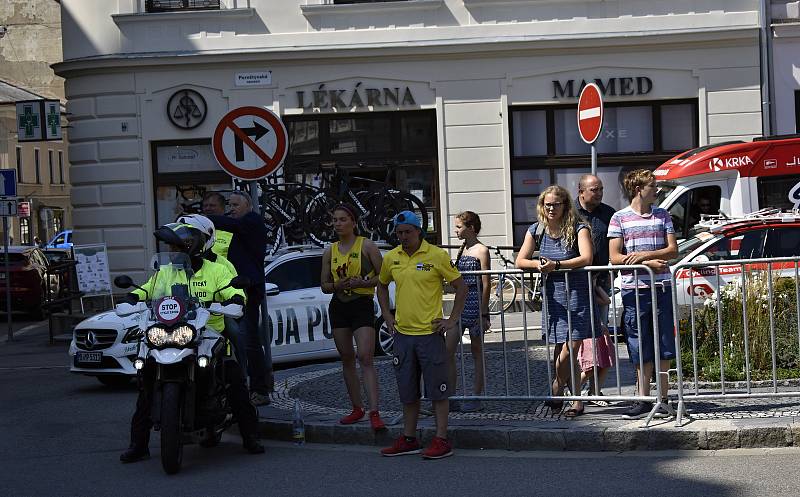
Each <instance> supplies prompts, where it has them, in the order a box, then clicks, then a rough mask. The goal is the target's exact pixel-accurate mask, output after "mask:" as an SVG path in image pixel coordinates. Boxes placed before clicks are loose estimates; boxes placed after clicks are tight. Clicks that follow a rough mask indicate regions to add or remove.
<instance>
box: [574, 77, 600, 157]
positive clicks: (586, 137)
mask: <svg viewBox="0 0 800 497" xmlns="http://www.w3.org/2000/svg"><path fill="white" fill-rule="evenodd" d="M602 128H603V97H602V95H601V93H600V88H598V87H597V85H596V84H594V83H589V84H587V85H586V86H584V87H583V90H582V91H581V96H580V98H578V133H579V134H580V135H581V140H583V141H585V142H586V143H588V144H590V145H591V144H592V143H594V142H595V140H597V137H598V136H600V130H601V129H602Z"/></svg>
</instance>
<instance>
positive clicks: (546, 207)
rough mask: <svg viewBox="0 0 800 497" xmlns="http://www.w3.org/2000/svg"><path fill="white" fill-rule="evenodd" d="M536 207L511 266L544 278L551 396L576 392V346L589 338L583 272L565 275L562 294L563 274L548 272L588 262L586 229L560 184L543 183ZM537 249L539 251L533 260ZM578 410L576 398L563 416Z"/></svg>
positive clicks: (580, 411)
mask: <svg viewBox="0 0 800 497" xmlns="http://www.w3.org/2000/svg"><path fill="white" fill-rule="evenodd" d="M536 207H537V209H536V210H537V214H538V218H539V220H538V222H536V223H534V224H532V225H531V227H530V228H528V232H527V233H526V234H525V241H524V242H523V243H522V248H521V249H520V251H519V254H518V255H517V260H516V266H517V267H518V268H520V269H525V270H534V271H540V272H541V273H542V275H544V276H545V284H544V287H543V292H544V297H545V308H544V309H543V311H544V310H545V309H546V311H547V312H542V334H545V333H546V334H547V339H548V341H549V343H552V344H555V347H554V354H553V361H554V363H555V371H556V377H555V379H554V380H553V386H552V388H553V395H562V394H563V393H564V390H565V389H566V388H567V387H569V388H570V390H571V391H572V392H573V395H576V394H578V393H579V392H580V384H581V383H580V373H581V368H580V365H579V364H578V357H579V355H580V354H579V353H580V348H581V344H582V343H583V340H584V339H585V338H591V336H592V330H591V318H590V311H589V298H590V295H591V292H590V291H589V288H590V286H589V282H588V280H587V278H586V274H585V273H573V274H571V275H570V276H569V295H567V284H566V278H567V275H566V273H562V272H555V273H552V272H553V271H558V270H560V269H576V268H581V267H583V266H587V265H589V264H591V263H592V257H593V252H592V236H591V228H589V226H588V225H587V224H586V223H585V222H584V221H583V219H581V217H580V216H579V215H578V213H577V211H576V210H575V204H574V203H573V202H572V198H571V197H570V194H569V192H567V190H565V189H564V188H562V187H560V186H557V185H554V186H549V187H547V188H546V189H545V190H544V191H543V192H542V194H541V195H540V196H539V201H538V203H537V206H536ZM540 223H541V224H542V225H544V232H543V233H542V234H541V240H536V238H537V228H538V226H539V224H540ZM537 244H538V247H537ZM537 248H538V250H539V251H540V254H539V257H538V258H534V257H533V255H534V251H535V250H536V249H537ZM550 273H552V274H550ZM568 310H569V314H570V316H569V319H568V317H567V313H568ZM570 324H571V326H569V325H570ZM598 335H599V332H598ZM573 372H574V374H572V373H573ZM547 405H548V407H550V408H551V409H554V410H556V409H557V410H560V409H561V406H562V405H563V402H559V401H550V402H548V403H547ZM581 414H583V402H579V401H575V402H573V403H572V405H571V407H570V409H568V410H567V411H566V412H565V416H567V417H575V416H578V415H581Z"/></svg>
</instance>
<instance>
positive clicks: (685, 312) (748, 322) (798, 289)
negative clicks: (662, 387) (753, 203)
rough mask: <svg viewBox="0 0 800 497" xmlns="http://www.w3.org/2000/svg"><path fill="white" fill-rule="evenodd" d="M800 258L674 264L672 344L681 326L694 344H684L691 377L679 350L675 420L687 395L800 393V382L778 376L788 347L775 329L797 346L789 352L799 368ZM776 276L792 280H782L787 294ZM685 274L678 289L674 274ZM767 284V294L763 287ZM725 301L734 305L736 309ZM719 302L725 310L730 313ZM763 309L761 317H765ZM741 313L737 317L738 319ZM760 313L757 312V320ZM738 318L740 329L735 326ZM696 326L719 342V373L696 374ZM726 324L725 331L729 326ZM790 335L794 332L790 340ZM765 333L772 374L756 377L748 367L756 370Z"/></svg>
mask: <svg viewBox="0 0 800 497" xmlns="http://www.w3.org/2000/svg"><path fill="white" fill-rule="evenodd" d="M799 266H800V257H782V258H772V259H737V260H719V261H704V262H696V263H688V264H680V265H677V266H675V267H674V268H672V283H673V306H674V311H673V315H674V326H675V330H676V331H677V332H676V333H675V341H676V348H677V350H681V347H680V344H681V336H682V334H683V333H690V334H691V347H688V348H689V350H686V351H685V352H688V353H690V357H691V364H687V365H686V367H687V368H688V367H690V368H691V369H690V370H691V378H692V381H691V382H690V383H688V384H687V383H684V381H685V380H684V365H683V364H682V358H681V354H678V357H677V376H678V382H677V390H678V409H677V412H678V418H677V424H678V425H680V424H681V423H682V420H683V416H684V414H685V411H684V405H685V403H687V402H703V401H708V400H721V401H734V400H742V399H755V398H776V397H800V384H797V382H794V383H793V382H779V378H778V376H779V375H778V371H779V364H778V356H779V354H783V355H785V354H786V353H787V351H786V350H779V349H778V341H779V340H778V334H779V332H781V335H782V336H783V338H784V339H785V340H786V341H787V342H788V343H786V345H787V346H794V345H795V344H796V345H797V347H798V349H797V351H796V352H795V353H794V354H793V355H794V359H793V360H794V366H795V367H794V369H795V370H800V277H798V276H799V275H798V273H799V272H800V270H799ZM776 272H778V274H777V275H776V274H775V273H776ZM737 273H738V276H732V277H730V278H729V279H728V281H727V282H726V281H724V279H723V274H727V275H736V274H737ZM780 278H787V279H789V280H793V281H788V282H787V285H784V286H785V287H786V288H784V290H785V292H784V294H779V295H776V293H775V284H776V280H779V279H780ZM686 279H688V285H687V286H686V291H685V292H684V294H683V295H679V294H678V291H677V288H678V285H677V282H678V281H679V280H686ZM696 283H697V284H696ZM791 289H793V291H794V298H793V299H792V298H791V295H790V293H791V292H790V291H789V290H791ZM709 290H710V291H711V292H709ZM764 290H766V294H763V293H762V292H763V291H764ZM712 292H713V293H712ZM784 297H786V298H784ZM701 299H702V300H701ZM738 300H741V302H740V303H739V302H738ZM723 301H725V302H723ZM728 303H730V304H734V305H736V309H734V308H733V306H731V305H728ZM739 306H740V307H739ZM723 308H725V310H727V314H726V313H725V312H724V309H723ZM792 308H793V309H792ZM712 309H713V311H714V312H713V313H712ZM765 313H766V317H767V319H766V322H764V321H763V318H764V314H765ZM739 314H740V315H739ZM792 314H794V316H792ZM739 317H741V321H739V320H738V319H739ZM758 318H762V319H761V322H760V323H759V319H758ZM710 320H713V324H714V329H713V330H709V327H708V326H707V325H708V322H709V321H710ZM779 320H780V321H781V323H782V326H783V329H779V324H778V323H777V321H779ZM739 323H741V329H738V326H737V325H738V324H739ZM793 327H794V328H793ZM701 328H704V329H705V331H706V333H705V338H706V339H715V340H716V343H715V344H712V345H713V346H714V347H715V348H716V350H715V351H714V352H715V353H714V354H713V355H715V356H716V357H718V361H719V375H718V377H716V378H714V379H713V380H710V379H709V378H708V377H707V376H708V374H706V378H701V377H700V375H699V369H700V365H699V359H700V349H701V348H702V346H703V345H704V344H703V343H699V342H700V341H699V336H698V335H699V333H700V331H701ZM726 330H729V331H730V333H726ZM739 332H740V333H739ZM714 335H716V336H714ZM726 335H728V336H727V337H726ZM739 335H740V336H739ZM766 335H768V337H767V336H766ZM789 336H791V337H792V339H791V340H789V338H788V337H789ZM766 338H768V354H769V366H770V367H769V378H768V379H767V380H765V381H759V380H757V379H755V378H753V374H754V373H755V372H757V371H759V370H757V369H754V364H753V357H752V354H753V353H759V352H763V351H764V350H763V347H765V346H766V345H767V344H766V343H765V339H766ZM795 338H796V341H795V340H794V339H795ZM740 347H741V348H743V356H744V357H743V361H744V362H743V364H742V363H738V361H739V360H741V358H736V357H735V356H734V351H735V350H736V349H738V348H740ZM740 350H741V349H740ZM712 365H713V363H712ZM706 370H707V372H708V373H711V372H713V371H712V370H710V369H709V368H706ZM762 371H763V370H762ZM726 374H728V376H726ZM734 375H737V376H742V375H743V376H744V382H741V381H738V382H735V381H730V380H731V377H732V376H734ZM779 383H783V384H779ZM687 390H688V391H687Z"/></svg>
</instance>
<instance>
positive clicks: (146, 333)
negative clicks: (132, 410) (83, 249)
mask: <svg viewBox="0 0 800 497" xmlns="http://www.w3.org/2000/svg"><path fill="white" fill-rule="evenodd" d="M150 267H151V268H152V270H154V271H153V275H152V276H151V279H150V280H149V281H148V284H149V283H150V282H151V281H152V285H151V286H150V290H151V291H150V292H149V294H148V292H147V291H146V290H145V289H144V288H142V287H139V286H137V285H135V284H134V283H133V281H132V280H131V278H130V277H128V276H124V275H123V276H118V277H117V278H115V279H114V284H115V285H116V286H118V287H119V288H123V289H127V288H131V287H135V288H137V289H139V290H142V291H144V292H145V298H144V299H143V301H140V302H137V303H136V304H131V303H120V304H118V305H117V306H116V308H115V311H116V314H117V315H118V316H120V317H124V316H131V315H134V314H138V315H139V330H140V332H141V338H140V340H139V345H138V352H137V357H136V359H135V361H134V367H135V368H136V370H137V376H138V378H139V381H143V369H144V368H145V367H147V368H155V375H154V376H155V384H154V386H153V400H152V413H151V419H152V422H153V427H154V429H155V430H156V431H159V432H160V436H161V464H162V467H163V469H164V471H165V472H166V473H168V474H174V473H177V472H178V471H180V468H181V462H182V459H183V444H184V442H185V441H187V440H188V441H191V442H195V443H198V442H199V443H200V444H201V445H203V446H206V447H210V446H214V445H216V444H217V443H218V442H219V440H220V439H221V437H222V432H223V431H225V429H227V428H228V427H229V426H230V425H231V424H232V413H231V408H230V405H229V402H228V399H227V396H226V391H225V386H226V382H225V368H224V366H223V362H224V361H225V360H230V358H229V357H228V356H229V355H230V350H229V345H228V342H227V340H226V338H225V337H224V336H222V335H221V334H220V333H218V332H216V331H215V330H213V329H212V328H208V327H206V324H207V322H208V320H209V318H210V317H211V315H212V313H213V314H219V315H222V316H225V317H231V318H239V317H241V315H242V307H243V306H242V305H240V304H238V303H227V305H223V304H219V303H216V302H214V303H212V304H210V306H209V307H208V308H205V307H203V305H202V303H201V302H200V300H199V299H197V298H196V297H194V296H192V294H191V293H190V291H189V288H190V286H189V285H190V282H191V278H192V275H193V271H192V266H191V262H190V260H189V257H188V256H187V255H186V254H184V253H173V252H168V253H159V254H156V255H155V256H153V260H152V262H151V265H150ZM248 283H249V282H248V281H246V278H244V277H241V276H237V277H235V278H233V279H232V280H231V282H230V283H229V284H228V287H233V288H244V287H246V286H247V284H248ZM226 288H227V287H226ZM220 290H222V289H220ZM215 297H216V295H215ZM214 300H216V299H214Z"/></svg>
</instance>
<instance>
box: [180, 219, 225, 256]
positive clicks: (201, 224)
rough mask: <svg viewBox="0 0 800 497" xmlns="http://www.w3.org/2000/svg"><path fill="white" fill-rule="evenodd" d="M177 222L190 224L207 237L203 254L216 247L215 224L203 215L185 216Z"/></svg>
mask: <svg viewBox="0 0 800 497" xmlns="http://www.w3.org/2000/svg"><path fill="white" fill-rule="evenodd" d="M175 222H177V223H183V224H188V225H189V226H191V227H193V228H196V229H198V230H200V231H201V232H202V233H203V234H204V235H206V238H207V239H206V243H205V245H203V252H205V251H208V250H211V247H213V246H214V242H216V241H217V236H216V230H215V229H214V223H213V222H211V220H210V219H209V218H207V217H205V216H203V215H202V214H183V215H181V216H178V219H176V220H175Z"/></svg>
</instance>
